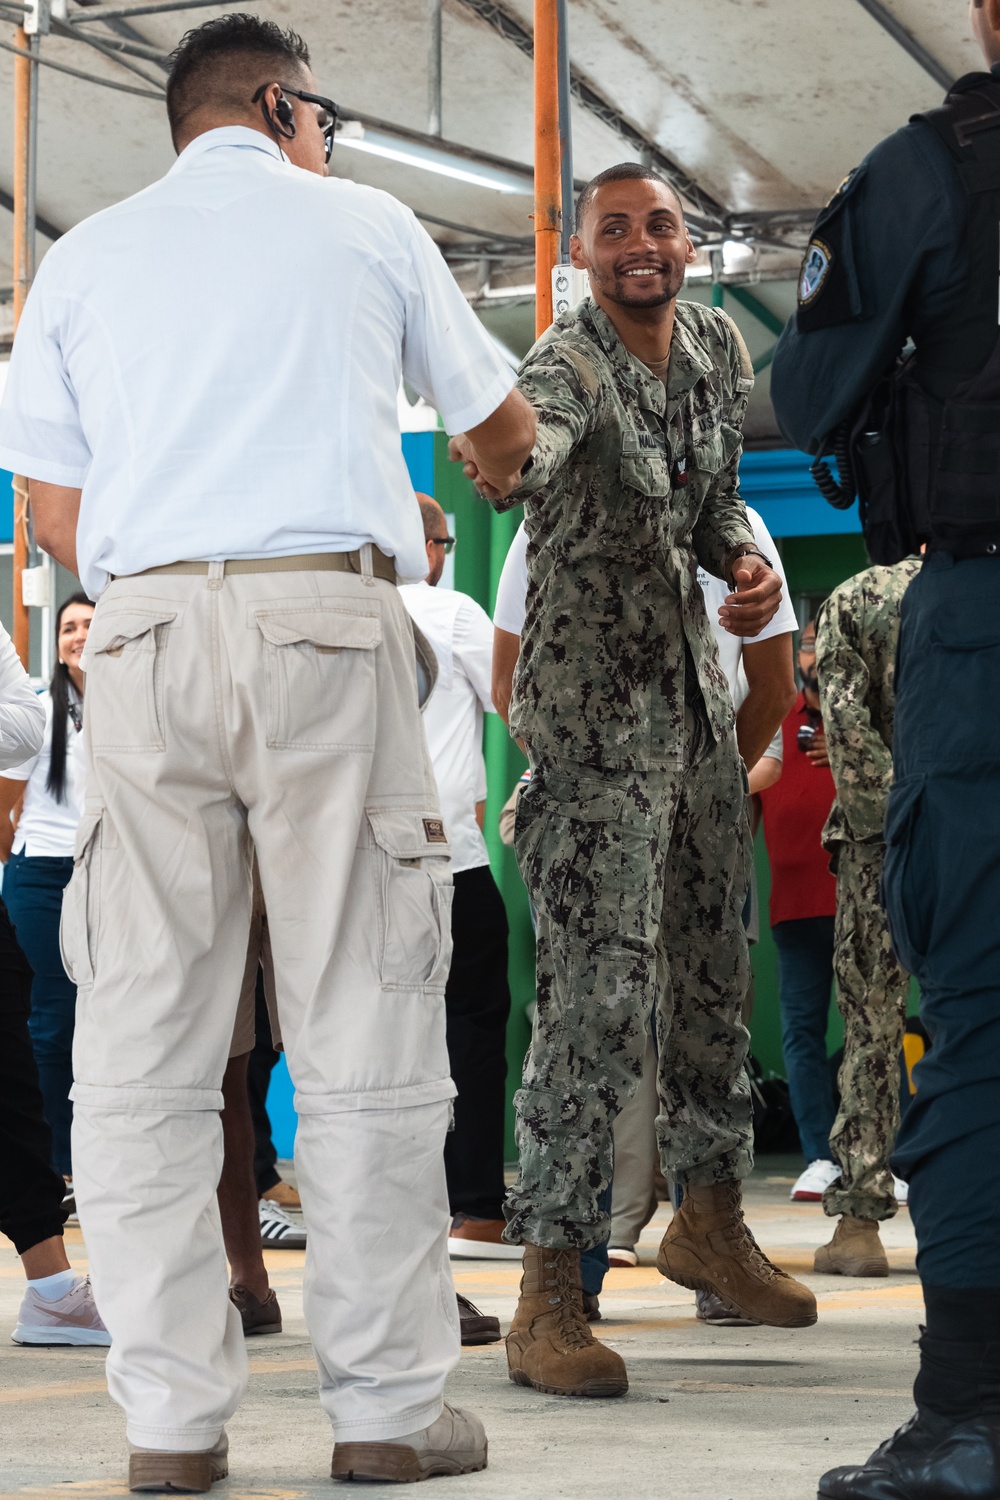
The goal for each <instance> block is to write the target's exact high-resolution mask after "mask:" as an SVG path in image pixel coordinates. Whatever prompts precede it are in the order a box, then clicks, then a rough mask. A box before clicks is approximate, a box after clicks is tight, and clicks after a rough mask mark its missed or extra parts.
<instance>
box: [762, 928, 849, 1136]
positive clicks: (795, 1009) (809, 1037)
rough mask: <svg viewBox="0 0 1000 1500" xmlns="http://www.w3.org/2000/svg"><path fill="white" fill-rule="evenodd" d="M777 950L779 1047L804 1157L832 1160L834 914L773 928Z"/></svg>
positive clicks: (833, 1111) (833, 1115) (833, 1108)
mask: <svg viewBox="0 0 1000 1500" xmlns="http://www.w3.org/2000/svg"><path fill="white" fill-rule="evenodd" d="M771 931H772V933H773V934H774V942H775V946H776V948H777V950H778V986H779V990H780V994H781V1047H782V1051H783V1052H784V1054H785V1069H786V1072H787V1073H788V1092H789V1095H790V1096H791V1103H792V1114H793V1115H794V1116H795V1123H796V1125H797V1126H798V1128H799V1140H800V1141H801V1142H802V1150H803V1152H804V1154H805V1158H806V1161H817V1160H829V1159H830V1131H831V1130H832V1129H833V1121H834V1117H835V1115H836V1109H835V1106H834V1100H833V1079H832V1077H831V1074H830V1065H829V1062H828V1061H827V1056H826V1028H827V1024H828V1022H829V1018H830V1001H831V990H832V986H833V918H832V917H799V918H797V919H796V920H794V921H791V922H777V923H776V924H775V925H774V927H772V928H771Z"/></svg>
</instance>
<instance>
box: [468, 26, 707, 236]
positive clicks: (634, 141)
mask: <svg viewBox="0 0 1000 1500" xmlns="http://www.w3.org/2000/svg"><path fill="white" fill-rule="evenodd" d="M459 4H460V5H463V6H464V7H465V9H466V10H469V11H471V12H472V13H473V15H475V16H478V17H479V19H480V20H481V21H485V22H486V24H487V25H488V26H492V28H493V30H494V31H495V32H497V34H498V35H499V36H502V37H503V39H504V40H505V41H507V42H511V43H513V45H514V46H515V47H516V48H517V49H518V51H519V52H523V53H524V55H525V57H532V58H533V57H534V54H535V44H534V39H533V38H532V35H531V32H530V31H528V30H527V29H526V28H525V27H524V26H522V24H521V22H520V21H519V20H518V19H517V17H516V16H512V15H511V14H510V12H509V11H507V10H505V9H504V8H503V6H501V5H498V4H497V3H496V0H459ZM570 91H571V92H572V95H573V98H574V99H575V100H576V101H577V103H578V104H580V105H582V106H583V108H584V109H586V110H588V111H589V112H590V113H591V114H592V115H596V117H597V118H598V119H599V120H600V121H601V122H602V124H604V125H606V126H607V127H608V128H609V130H613V131H614V132H615V134H616V135H618V136H620V137H621V139H622V140H623V141H625V142H626V143H627V144H628V145H629V146H631V147H632V149H633V151H637V152H638V153H639V154H640V155H641V156H642V159H643V160H644V161H648V162H649V164H650V165H651V166H655V167H657V168H659V170H660V171H661V172H662V173H663V175H664V177H666V178H668V179H669V181H670V183H671V184H672V186H673V187H674V189H675V190H676V191H677V192H678V193H680V194H681V195H682V196H683V197H684V198H686V199H687V201H688V203H690V204H691V206H692V208H693V209H694V211H695V212H694V214H693V215H689V218H690V219H691V221H692V224H693V225H694V226H695V227H697V228H705V229H720V228H722V227H724V224H725V219H726V209H725V206H724V205H723V204H722V203H720V202H719V200H718V199H717V198H714V197H713V196H712V194H711V193H709V192H708V191H707V190H706V189H705V188H703V187H702V186H701V184H700V183H699V182H697V181H696V180H695V179H694V178H693V177H692V176H691V175H690V173H689V172H686V171H685V170H684V168H683V167H682V166H680V165H679V164H678V163H677V162H675V161H674V160H673V159H672V157H669V156H667V154H666V152H665V151H662V150H661V149H660V146H659V145H658V144H657V142H656V141H654V140H653V139H652V137H651V136H648V135H645V134H644V133H643V131H641V130H640V129H639V128H638V126H636V125H633V124H632V122H631V121H630V120H627V119H626V118H625V116H624V115H623V114H622V113H621V111H620V110H618V109H616V108H615V106H614V105H613V104H612V103H610V101H609V100H607V99H605V98H604V96H603V95H602V94H600V93H599V92H598V90H597V89H595V88H594V86H593V84H592V83H590V82H589V81H588V80H587V79H586V78H584V77H583V76H582V74H580V73H578V72H577V71H576V70H575V69H572V70H571V73H570ZM699 218H700V219H701V220H702V221H703V222H702V223H701V224H699V223H698V219H699Z"/></svg>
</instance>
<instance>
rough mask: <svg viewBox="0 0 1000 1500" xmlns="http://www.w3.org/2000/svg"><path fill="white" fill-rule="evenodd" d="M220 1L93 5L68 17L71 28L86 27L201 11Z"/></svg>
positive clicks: (162, 0)
mask: <svg viewBox="0 0 1000 1500" xmlns="http://www.w3.org/2000/svg"><path fill="white" fill-rule="evenodd" d="M219 3H220V0H156V3H155V4H153V5H93V6H88V8H87V9H86V10H83V11H76V12H74V14H73V15H71V16H69V17H68V20H69V23H70V25H71V26H86V25H87V24H88V23H89V22H90V21H118V20H122V21H127V20H128V19H129V17H131V16H155V15H160V14H162V13H165V12H166V11H171V10H200V9H202V8H203V7H204V6H206V5H218V4H219Z"/></svg>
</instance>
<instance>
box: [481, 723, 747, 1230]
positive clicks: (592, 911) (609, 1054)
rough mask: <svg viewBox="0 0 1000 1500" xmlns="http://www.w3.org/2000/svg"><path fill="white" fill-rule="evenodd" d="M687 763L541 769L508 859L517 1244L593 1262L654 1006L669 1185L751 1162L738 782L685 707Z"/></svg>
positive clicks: (521, 805) (742, 809)
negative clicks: (515, 1046) (522, 902)
mask: <svg viewBox="0 0 1000 1500" xmlns="http://www.w3.org/2000/svg"><path fill="white" fill-rule="evenodd" d="M686 721H687V727H688V733H687V734H686V741H687V754H686V756H685V765H684V766H683V767H681V766H678V767H677V768H675V769H671V770H657V771H602V770H598V769H594V768H591V767H588V766H581V765H578V764H574V763H570V762H548V763H544V764H540V765H537V766H535V768H534V770H533V776H532V780H531V782H530V784H529V785H528V786H527V787H526V788H525V789H524V791H523V792H522V793H521V797H520V799H519V802H518V809H517V833H516V839H515V842H516V850H517V857H518V863H519V865H520V869H521V874H522V876H523V877H524V880H525V883H526V885H527V887H528V892H529V894H530V896H531V899H532V901H533V902H534V904H535V906H536V908H537V911H538V942H537V956H536V986H537V1005H536V1014H535V1022H534V1028H533V1034H532V1040H531V1046H530V1049H529V1051H528V1055H527V1057H526V1059H525V1064H524V1075H523V1086H522V1088H521V1089H520V1090H519V1091H518V1093H517V1095H516V1096H515V1100H514V1107H515V1110H516V1115H517V1119H516V1134H517V1143H518V1152H519V1156H520V1172H519V1177H518V1181H517V1183H516V1185H515V1186H514V1187H513V1188H512V1189H511V1190H510V1192H509V1194H508V1198H507V1203H506V1206H505V1212H506V1215H507V1220H508V1224H507V1231H506V1236H505V1237H506V1238H507V1239H508V1240H510V1241H511V1242H512V1243H514V1244H518V1243H522V1242H523V1241H525V1240H527V1241H529V1242H530V1243H532V1244H538V1245H549V1246H554V1247H565V1248H576V1249H580V1250H585V1249H589V1248H590V1247H591V1246H593V1245H596V1244H599V1243H600V1242H601V1241H602V1240H603V1239H604V1237H605V1236H606V1234H607V1233H608V1229H609V1226H610V1218H609V1216H608V1214H607V1213H606V1212H604V1211H602V1210H601V1208H599V1206H598V1198H599V1196H600V1194H601V1192H602V1190H603V1189H604V1188H605V1187H606V1186H607V1184H608V1183H609V1182H610V1180H611V1174H612V1170H613V1146H612V1123H613V1121H614V1118H615V1116H616V1115H617V1114H618V1112H619V1111H620V1109H621V1108H622V1106H623V1104H625V1102H626V1101H627V1100H628V1099H629V1098H630V1097H631V1096H632V1095H633V1094H634V1093H635V1091H636V1089H637V1088H638V1086H639V1081H640V1078H641V1076H642V1064H643V1055H644V1052H645V1045H646V1027H647V1024H648V1021H649V1017H650V1015H651V1014H652V1013H653V1011H654V1010H655V1013H656V1027H657V1041H658V1050H659V1056H660V1065H659V1077H658V1083H657V1086H658V1092H659V1098H660V1114H659V1117H658V1119H657V1135H658V1138H659V1144H660V1152H661V1158H662V1161H663V1166H664V1171H666V1172H669V1173H670V1174H671V1176H672V1177H673V1178H674V1180H675V1181H679V1182H687V1183H691V1184H704V1183H711V1182H719V1181H725V1180H727V1179H731V1178H742V1177H745V1176H746V1175H747V1173H748V1172H749V1171H750V1169H751V1167H752V1165H753V1125H752V1112H751V1105H750V1092H749V1084H748V1081H747V1077H746V1073H745V1070H744V1061H745V1058H746V1055H747V1050H748V1046H749V1034H748V1032H747V1030H746V1028H745V1026H744V1025H743V1023H742V1020H741V1018H740V1006H741V1004H742V1000H743V996H744V994H745V992H746V987H747V983H748V979H749V958H748V950H747V940H746V934H745V932H744V929H743V922H742V919H741V913H742V910H743V903H744V899H745V895H746V888H747V881H748V879H749V861H750V832H749V824H748V821H747V811H746V796H745V789H746V779H745V772H744V771H743V767H742V762H741V761H740V759H739V755H738V753H737V750H736V741H735V737H734V735H733V734H732V733H730V735H729V737H728V739H727V740H725V741H724V742H723V743H721V744H717V743H715V742H714V741H713V740H712V738H711V736H710V733H709V730H708V727H707V724H706V723H705V721H704V718H703V716H702V715H700V714H698V713H696V712H695V711H694V710H692V709H691V707H690V706H689V707H688V708H687V712H686Z"/></svg>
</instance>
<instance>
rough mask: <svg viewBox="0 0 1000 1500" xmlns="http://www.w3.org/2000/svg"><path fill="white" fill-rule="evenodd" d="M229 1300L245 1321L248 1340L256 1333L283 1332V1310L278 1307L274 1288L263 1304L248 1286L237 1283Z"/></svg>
mask: <svg viewBox="0 0 1000 1500" xmlns="http://www.w3.org/2000/svg"><path fill="white" fill-rule="evenodd" d="M229 1300H230V1302H232V1304H233V1305H234V1307H236V1308H237V1309H238V1311H239V1315H240V1317H241V1318H242V1319H243V1333H244V1335H245V1336H246V1337H247V1338H249V1337H250V1335H251V1334H254V1333H280V1332H281V1308H280V1307H279V1306H278V1299H277V1297H276V1296H275V1293H274V1287H270V1288H269V1290H268V1293H267V1296H266V1297H265V1298H264V1300H263V1302H262V1301H261V1300H260V1298H259V1297H255V1296H254V1294H253V1292H252V1291H251V1290H250V1288H249V1287H248V1286H241V1285H240V1283H239V1282H237V1283H236V1284H235V1286H231V1287H230V1288H229Z"/></svg>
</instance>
